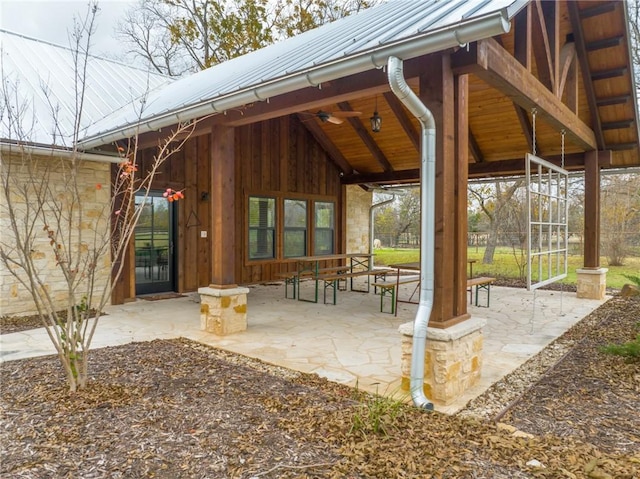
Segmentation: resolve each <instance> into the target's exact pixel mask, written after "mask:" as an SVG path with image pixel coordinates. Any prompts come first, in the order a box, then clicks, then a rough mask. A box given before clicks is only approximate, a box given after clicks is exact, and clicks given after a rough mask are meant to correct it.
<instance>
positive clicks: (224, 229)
mask: <svg viewBox="0 0 640 479" xmlns="http://www.w3.org/2000/svg"><path fill="white" fill-rule="evenodd" d="M234 141H235V130H234V128H232V127H228V126H223V125H214V126H213V127H212V131H211V148H210V151H211V168H210V172H211V210H210V211H211V230H212V236H213V238H212V246H211V247H212V255H211V257H212V261H211V286H212V287H213V288H221V289H225V288H235V287H236V286H237V285H236V284H235V269H234V262H235V258H236V255H235V251H236V247H237V245H236V236H235V219H234V217H235V212H236V205H235V148H234Z"/></svg>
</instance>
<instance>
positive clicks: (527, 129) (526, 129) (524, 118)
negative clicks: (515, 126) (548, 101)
mask: <svg viewBox="0 0 640 479" xmlns="http://www.w3.org/2000/svg"><path fill="white" fill-rule="evenodd" d="M513 106H514V107H515V109H516V115H517V116H518V121H519V122H520V128H522V133H523V134H524V137H525V138H526V140H527V146H528V147H529V151H533V127H532V126H531V122H530V121H529V115H527V112H526V111H525V109H524V108H522V107H521V106H519V105H516V104H514V105H513Z"/></svg>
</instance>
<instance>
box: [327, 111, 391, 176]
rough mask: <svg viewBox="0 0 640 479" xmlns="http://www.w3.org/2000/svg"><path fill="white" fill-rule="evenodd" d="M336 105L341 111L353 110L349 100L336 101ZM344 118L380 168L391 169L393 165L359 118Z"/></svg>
mask: <svg viewBox="0 0 640 479" xmlns="http://www.w3.org/2000/svg"><path fill="white" fill-rule="evenodd" d="M338 107H339V108H340V109H341V110H342V111H353V108H351V105H349V102H346V101H342V102H338ZM346 120H347V121H348V122H349V124H350V125H351V127H352V128H353V129H354V130H355V132H356V134H357V135H358V136H359V137H360V139H361V140H362V142H363V143H364V144H365V145H366V147H367V148H368V149H369V152H371V156H373V158H374V159H375V160H376V161H377V162H378V164H379V165H380V166H381V167H382V169H383V170H384V171H387V172H388V171H393V166H391V163H389V160H388V159H387V157H386V155H385V154H384V153H383V151H382V150H381V149H380V147H379V146H378V144H377V143H376V141H375V140H374V139H373V137H372V136H371V134H370V133H369V130H367V129H366V128H365V127H364V125H363V124H362V121H361V120H360V118H347V119H346Z"/></svg>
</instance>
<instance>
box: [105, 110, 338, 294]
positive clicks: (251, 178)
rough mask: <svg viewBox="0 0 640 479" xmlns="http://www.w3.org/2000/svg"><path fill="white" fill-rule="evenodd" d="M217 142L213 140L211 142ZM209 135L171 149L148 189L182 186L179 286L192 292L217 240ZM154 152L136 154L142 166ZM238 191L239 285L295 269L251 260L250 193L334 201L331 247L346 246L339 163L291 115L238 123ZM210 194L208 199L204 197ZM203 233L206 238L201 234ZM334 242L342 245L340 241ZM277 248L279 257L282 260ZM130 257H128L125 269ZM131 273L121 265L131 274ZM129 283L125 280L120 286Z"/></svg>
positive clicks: (207, 272)
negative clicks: (213, 225)
mask: <svg viewBox="0 0 640 479" xmlns="http://www.w3.org/2000/svg"><path fill="white" fill-rule="evenodd" d="M213 141H214V142H215V139H214V140H213ZM210 145H211V135H210V134H203V135H200V136H197V137H193V138H191V139H189V140H188V141H187V142H186V144H185V145H184V146H183V148H182V150H181V151H179V152H176V153H175V154H173V155H172V156H171V157H170V158H169V159H168V160H167V162H166V163H165V164H164V165H162V166H161V168H160V169H159V172H158V174H157V176H156V178H155V180H154V184H153V189H157V190H164V189H166V188H173V189H175V190H184V194H185V198H184V199H183V200H181V201H179V202H178V203H177V205H178V231H177V244H176V249H175V254H176V255H177V275H178V281H177V283H178V284H177V288H178V291H180V292H188V291H195V290H197V288H198V287H200V286H207V285H208V284H209V283H210V282H211V271H212V265H211V258H212V245H213V242H214V241H215V238H213V234H212V227H211V226H212V225H211V221H210V218H211V201H212V198H213V197H214V195H213V192H212V191H211V168H212V167H213V168H215V167H216V166H215V165H213V166H212V165H211V147H210ZM154 154H156V150H155V149H153V148H149V149H146V150H143V151H141V152H140V154H139V161H140V167H139V170H140V171H141V172H146V171H148V170H149V168H150V165H151V162H152V161H153V155H154ZM235 158H236V167H235V172H236V191H235V195H234V203H235V204H234V205H233V207H234V210H235V212H234V224H230V225H227V226H228V227H230V228H235V238H236V244H235V247H234V248H233V251H230V252H229V254H233V256H234V261H233V267H234V276H235V280H236V282H237V283H238V284H250V283H257V282H262V281H270V280H273V279H275V274H276V273H278V272H280V271H286V270H287V269H291V268H293V267H294V265H292V264H291V263H286V262H282V261H281V260H279V259H276V260H267V261H249V257H248V229H247V217H248V211H247V207H248V198H249V196H254V195H264V196H272V197H276V198H278V204H281V200H282V199H283V198H298V199H314V200H323V201H334V202H335V213H336V218H335V221H336V225H335V226H336V245H341V244H343V241H342V235H343V226H342V225H343V223H344V221H343V220H342V214H343V213H342V212H343V207H342V198H343V194H342V187H341V184H340V176H339V172H338V170H337V168H336V167H335V165H334V164H333V162H332V161H331V160H330V159H329V157H328V156H327V154H326V153H325V152H324V150H323V149H322V147H321V146H320V145H319V144H317V142H316V141H315V139H313V137H312V136H311V135H310V133H309V132H308V131H307V129H306V128H305V127H304V125H303V124H302V123H301V122H300V121H299V120H298V119H297V118H293V117H282V118H276V119H273V120H268V121H264V122H261V123H255V124H252V125H246V126H243V127H239V128H237V129H236V130H235ZM203 193H204V194H208V199H203V197H202V195H203ZM277 221H278V226H279V227H278V229H277V231H278V237H277V238H276V243H277V244H278V245H281V243H282V237H281V234H282V233H281V232H282V210H281V209H278V211H277ZM201 231H206V232H207V237H206V238H202V237H201ZM338 247H339V246H338ZM281 252H282V249H281V248H279V249H278V253H277V256H278V258H281ZM132 265H133V263H132V262H129V270H131V268H132ZM129 273H130V271H125V273H124V276H125V277H126V278H127V279H128V277H129ZM121 283H122V285H121V287H120V288H118V290H117V291H116V292H115V294H114V296H113V300H114V302H115V303H122V302H124V301H126V300H127V299H130V298H131V295H132V291H133V288H128V287H127V286H128V281H123V280H121ZM125 283H127V284H125Z"/></svg>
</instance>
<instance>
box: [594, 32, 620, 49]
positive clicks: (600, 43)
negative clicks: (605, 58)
mask: <svg viewBox="0 0 640 479" xmlns="http://www.w3.org/2000/svg"><path fill="white" fill-rule="evenodd" d="M623 40H624V37H623V36H622V35H617V36H615V37H611V38H603V39H602V40H596V41H593V42H589V43H587V44H586V48H587V51H589V52H593V51H596V50H602V49H603V48H611V47H617V46H619V45H621V44H622V41H623Z"/></svg>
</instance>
